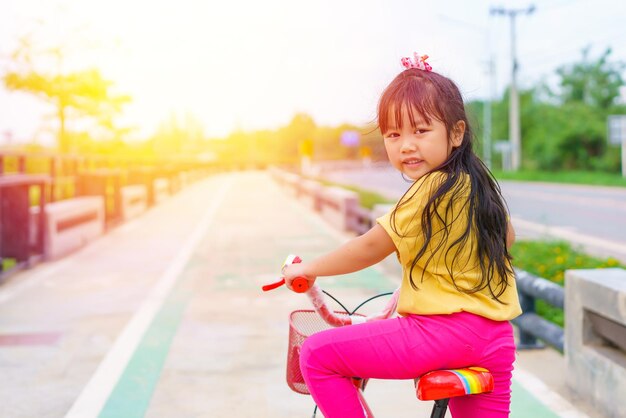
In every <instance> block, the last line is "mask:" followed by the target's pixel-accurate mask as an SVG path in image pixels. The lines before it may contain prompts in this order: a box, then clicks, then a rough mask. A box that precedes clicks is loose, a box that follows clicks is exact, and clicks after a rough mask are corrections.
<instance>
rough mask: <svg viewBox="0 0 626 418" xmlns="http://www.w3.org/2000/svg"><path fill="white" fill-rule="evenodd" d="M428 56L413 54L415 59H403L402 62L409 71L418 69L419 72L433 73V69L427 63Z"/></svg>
mask: <svg viewBox="0 0 626 418" xmlns="http://www.w3.org/2000/svg"><path fill="white" fill-rule="evenodd" d="M427 59H428V55H421V56H420V55H419V54H418V53H417V52H414V53H413V58H411V57H403V58H402V59H401V60H400V62H401V63H402V65H403V66H404V68H406V69H407V70H408V69H409V68H417V69H418V70H424V71H432V70H433V67H431V66H430V64H429V63H427V62H426V60H427Z"/></svg>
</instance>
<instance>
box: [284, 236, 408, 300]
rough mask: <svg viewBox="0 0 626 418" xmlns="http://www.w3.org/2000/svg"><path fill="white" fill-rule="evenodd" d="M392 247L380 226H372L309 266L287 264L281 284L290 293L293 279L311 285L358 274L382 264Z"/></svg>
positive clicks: (389, 238)
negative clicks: (323, 278) (322, 278)
mask: <svg viewBox="0 0 626 418" xmlns="http://www.w3.org/2000/svg"><path fill="white" fill-rule="evenodd" d="M395 249H396V247H395V245H394V243H393V241H392V240H391V237H390V236H389V234H387V232H386V231H385V230H384V228H383V227H382V226H380V225H379V224H376V225H375V226H374V227H373V228H372V229H370V230H369V231H368V232H366V233H365V234H363V235H361V236H358V237H356V238H353V239H351V240H350V241H348V242H346V243H345V244H343V245H342V246H340V247H339V248H337V249H336V250H334V251H331V252H330V253H328V254H326V255H323V256H321V257H318V258H316V259H314V260H312V261H310V262H303V263H300V264H291V265H289V266H286V267H285V269H284V270H283V276H284V277H285V284H286V285H287V287H288V288H290V289H291V282H292V280H293V279H295V278H296V277H306V278H307V279H308V280H309V284H311V285H312V284H313V282H314V281H315V279H316V278H317V277H318V276H336V275H339V274H347V273H352V272H355V271H359V270H362V269H364V268H366V267H369V266H371V265H373V264H376V263H378V262H379V261H381V260H383V259H384V258H385V257H387V256H388V255H389V254H391V253H392V252H393V251H395Z"/></svg>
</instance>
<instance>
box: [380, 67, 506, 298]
mask: <svg viewBox="0 0 626 418" xmlns="http://www.w3.org/2000/svg"><path fill="white" fill-rule="evenodd" d="M403 108H406V109H408V110H412V111H415V112H417V113H418V114H419V115H421V116H422V117H423V118H424V119H425V120H426V122H427V123H430V122H431V119H432V118H435V119H437V120H439V121H441V122H442V123H444V124H445V126H446V128H447V132H448V137H450V135H452V132H453V131H454V129H456V127H457V126H458V125H457V124H458V122H459V121H463V122H464V123H465V133H464V135H463V141H462V143H461V144H460V146H458V147H456V148H454V149H453V150H452V152H451V154H450V156H449V157H448V159H447V160H446V161H445V162H444V163H443V164H442V165H441V166H440V167H438V168H437V169H436V170H434V171H432V172H431V173H429V174H427V175H432V174H433V173H435V172H441V173H443V176H442V177H443V179H442V180H441V184H440V185H439V186H438V188H437V189H436V190H435V191H434V193H433V194H432V195H431V196H430V199H429V200H428V202H427V203H426V205H425V207H424V209H423V212H422V217H421V233H422V234H423V240H422V245H421V247H420V248H419V249H418V250H417V253H416V256H415V258H414V259H413V262H412V264H411V270H410V274H409V278H410V282H411V286H412V287H413V288H414V289H418V286H417V284H416V281H415V280H414V277H413V270H414V269H415V266H416V265H417V263H418V261H419V260H420V259H421V258H422V257H424V255H425V254H426V252H427V249H428V248H429V245H431V240H432V238H433V235H437V238H438V239H437V243H436V244H435V247H434V248H431V250H432V252H431V255H430V256H429V258H428V259H427V260H426V261H425V263H424V265H425V266H426V265H428V263H430V262H431V261H432V258H433V257H434V255H435V254H437V253H438V252H439V251H438V250H440V249H442V248H447V249H446V253H445V258H444V259H445V260H449V259H450V258H451V259H452V260H453V264H455V265H456V264H457V263H461V262H462V260H458V259H457V257H456V256H457V255H458V254H459V253H460V251H461V249H462V248H463V247H464V246H465V245H466V244H467V242H468V240H469V239H470V237H472V236H473V239H474V240H475V250H476V251H477V253H476V258H477V260H478V262H479V264H480V270H481V272H482V274H481V277H480V280H479V281H478V282H477V283H476V284H475V285H474V286H471V287H469V288H467V287H461V286H459V285H458V284H457V282H456V279H457V278H458V274H457V273H455V268H453V267H454V266H452V265H448V264H447V261H446V269H447V271H448V273H449V275H450V277H451V279H452V282H453V284H454V285H455V287H456V288H457V289H458V290H459V291H462V292H465V293H474V292H477V291H482V290H483V289H488V290H489V293H490V294H491V295H492V297H493V298H494V299H496V300H498V301H500V299H499V297H500V296H501V295H502V294H503V293H504V291H505V290H506V288H507V286H508V285H509V282H508V278H509V276H510V275H511V274H512V273H513V271H512V266H511V260H512V257H511V255H510V253H509V251H508V249H507V243H506V241H507V239H506V237H507V224H508V220H507V218H508V216H507V213H508V210H507V207H506V203H505V201H504V198H503V197H502V192H501V190H500V187H499V185H498V183H497V181H496V180H495V178H494V177H493V174H492V173H491V172H490V171H489V169H488V168H487V167H486V166H485V165H484V164H483V162H482V161H481V160H480V158H478V156H476V154H475V153H474V150H473V142H474V136H473V133H472V130H471V128H470V125H469V122H468V120H467V115H466V112H465V107H464V104H463V98H462V97H461V93H460V91H459V89H458V87H457V86H456V84H455V83H454V82H453V81H451V80H450V79H448V78H446V77H444V76H442V75H440V74H438V73H435V72H432V71H423V70H418V69H409V70H405V71H403V72H402V73H400V74H399V75H398V76H397V77H396V78H395V79H394V80H393V81H392V82H391V84H389V86H387V88H386V89H385V91H384V92H383V94H382V96H381V98H380V101H379V104H378V125H379V127H380V130H381V132H383V133H384V132H386V130H387V127H388V126H389V123H390V120H392V118H393V120H394V121H395V123H396V125H397V126H398V128H401V126H399V125H401V123H402V117H401V114H402V109H403ZM412 111H409V112H408V113H409V117H410V118H411V120H410V122H411V123H412V124H413V125H415V123H414V120H413V119H412V118H413V112H412ZM467 177H469V182H470V185H469V190H468V188H467V186H466V183H465V182H466V180H465V179H466V178H467ZM418 192H420V191H419V190H416V188H414V187H411V188H409V190H408V191H407V192H406V193H405V195H404V196H403V197H402V198H401V199H400V201H399V202H398V205H397V206H396V208H395V209H394V211H393V213H392V217H391V225H392V228H394V232H396V233H398V234H399V235H401V234H402V233H401V232H398V231H397V229H396V226H395V215H396V211H397V210H398V208H399V207H401V206H402V205H404V204H406V203H407V202H408V201H409V200H410V199H411V197H412V196H413V195H414V194H415V193H418ZM444 197H445V198H446V199H444ZM458 199H465V202H464V204H463V209H462V210H463V211H467V219H468V222H467V224H466V225H465V227H464V230H463V232H462V234H461V235H460V236H459V237H454V241H453V242H450V243H449V242H448V241H449V239H450V230H451V224H452V222H454V221H455V219H456V218H457V217H458V213H456V214H455V208H454V204H455V202H456V201H457V200H458ZM444 202H445V204H444ZM457 212H458V206H457ZM434 220H438V221H439V222H438V223H440V224H441V225H443V228H442V229H441V230H437V231H433V221H434ZM473 250H474V248H472V250H471V251H473ZM449 255H451V256H453V257H450V258H449V257H448V256H449ZM470 256H471V253H470ZM467 262H470V260H467ZM470 267H471V266H470ZM461 275H462V273H461ZM455 276H456V277H455ZM422 278H423V271H422ZM500 302H501V301H500Z"/></svg>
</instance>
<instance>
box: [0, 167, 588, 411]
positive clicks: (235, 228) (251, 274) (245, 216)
mask: <svg viewBox="0 0 626 418" xmlns="http://www.w3.org/2000/svg"><path fill="white" fill-rule="evenodd" d="M347 238H348V237H347V236H345V235H342V234H340V233H338V232H337V231H335V230H333V229H332V228H331V227H329V226H328V225H327V224H326V223H325V222H324V221H323V220H321V219H320V218H318V217H317V216H316V215H315V214H313V213H311V212H310V211H308V210H307V209H305V208H304V207H302V206H301V205H300V204H299V203H298V202H297V201H295V200H293V199H292V198H290V197H288V196H287V195H285V194H284V193H283V192H282V191H281V190H280V189H279V188H278V186H277V185H276V184H275V183H273V182H272V180H271V179H270V178H269V176H268V175H266V174H265V173H259V172H252V173H233V174H226V175H219V176H214V177H212V178H209V179H207V180H204V181H202V182H200V183H197V184H195V185H193V186H191V187H189V188H187V189H185V190H183V191H181V192H180V193H179V194H177V195H175V196H172V197H171V198H170V199H169V200H168V201H166V202H164V203H163V204H161V205H159V206H157V207H154V208H152V209H150V211H149V212H147V213H146V214H144V215H143V216H141V217H140V218H137V219H136V220H134V221H132V222H130V223H128V224H125V225H123V226H121V227H119V228H117V229H115V230H113V231H112V232H110V233H108V234H107V235H106V236H104V237H103V238H101V239H100V240H98V241H97V242H95V243H93V244H91V245H90V246H88V247H86V248H85V249H83V250H82V251H79V252H77V253H75V254H73V255H71V256H70V257H67V258H65V259H63V260H61V261H58V262H55V263H45V264H41V265H39V266H37V267H36V268H34V269H32V270H28V271H25V272H22V273H20V274H18V275H16V276H14V277H12V278H11V279H10V280H9V281H7V282H6V283H4V284H3V285H2V286H1V287H0V374H1V375H2V377H3V385H2V387H3V390H2V391H0V416H2V417H5V416H6V417H12V418H21V417H64V416H67V417H79V418H86V417H95V416H102V417H124V418H126V417H142V416H146V417H155V418H156V417H242V418H243V417H285V418H287V417H289V418H291V417H309V416H311V413H312V410H313V403H312V401H311V399H310V397H307V396H302V395H298V394H295V393H293V392H291V391H290V390H289V389H288V387H287V385H286V384H285V377H284V373H285V370H284V368H285V358H286V348H287V333H288V324H287V315H288V313H289V312H290V311H291V310H294V309H299V308H308V301H307V300H306V297H305V296H303V295H296V294H293V293H291V292H288V291H287V290H286V289H283V288H281V289H277V290H275V291H273V292H271V293H267V294H263V293H262V292H261V291H260V287H261V285H262V284H265V283H268V282H272V281H274V280H275V279H276V278H277V273H278V270H279V267H280V264H281V263H282V261H283V259H284V257H285V255H286V254H288V253H298V254H299V255H301V256H302V257H303V258H305V259H307V258H310V257H313V256H315V255H318V254H320V253H322V252H325V251H327V250H329V249H331V248H333V247H335V246H336V245H337V244H339V243H340V242H342V241H343V240H345V239H347ZM397 280H398V279H397V276H396V275H392V274H388V273H385V272H384V271H382V270H381V269H379V268H370V269H367V270H365V271H363V272H360V273H358V274H354V275H348V276H346V277H341V278H340V279H323V286H324V288H326V289H328V290H331V291H332V292H333V294H335V295H336V296H337V297H338V298H339V299H340V300H342V301H343V302H344V303H345V304H346V305H347V306H348V307H354V306H356V305H357V304H358V303H359V302H360V301H362V300H364V299H365V298H366V297H369V296H371V295H373V294H375V293H378V292H381V291H389V290H392V289H393V288H394V287H395V286H397ZM376 308H377V306H373V307H372V310H375V309H376ZM518 365H519V367H518V369H519V370H520V371H521V372H522V374H521V377H520V376H517V375H516V380H515V383H514V396H513V397H514V400H513V413H512V417H516V418H521V417H533V418H535V417H554V416H559V415H557V414H556V413H554V412H550V410H549V409H548V408H547V407H546V406H545V405H544V404H543V403H542V402H543V401H540V400H538V399H537V398H536V396H535V395H534V394H532V390H531V392H529V391H528V390H527V389H526V388H525V386H524V385H525V384H527V382H528V380H529V376H530V381H531V382H533V380H532V379H533V376H534V374H533V373H537V372H538V371H541V372H542V373H541V374H542V376H540V377H541V379H544V380H543V382H544V383H541V381H539V383H537V381H534V384H535V386H538V387H539V389H540V392H542V393H548V394H552V393H553V392H550V390H548V391H547V392H546V390H544V388H543V387H541V384H546V385H548V386H549V387H550V388H551V389H552V390H555V391H556V392H554V394H555V395H554V396H556V398H558V397H559V396H558V395H557V393H558V392H559V391H560V393H561V396H563V397H567V393H566V391H567V390H566V388H565V385H564V382H563V381H562V379H563V378H562V376H563V374H562V367H563V365H564V360H563V358H562V357H560V355H559V354H558V353H554V352H551V351H549V350H541V351H536V352H522V353H520V354H519V359H518ZM535 369H536V370H535ZM546 376H548V377H546ZM550 376H551V377H550ZM559 388H560V389H559ZM366 392H367V393H366V396H367V398H368V401H370V403H371V406H372V408H373V410H374V411H375V412H376V413H377V414H378V416H380V417H383V418H385V417H397V418H403V417H416V416H424V417H426V416H428V414H429V411H430V407H431V405H430V404H429V403H422V402H419V401H417V399H416V398H415V395H414V390H413V388H412V382H409V381H400V382H393V381H372V382H370V384H369V385H368V389H367V391H366ZM554 396H553V397H552V400H553V401H554V399H555V398H554ZM544 397H545V396H544ZM547 398H548V400H550V396H548V397H547ZM544 400H545V399H544ZM553 405H556V407H554V406H553V408H561V411H562V412H561V415H560V416H582V415H576V414H575V413H574V412H573V410H569V412H568V408H570V406H569V404H563V403H561V404H559V401H558V399H557V402H556V403H553ZM578 407H584V406H578ZM563 411H565V412H563ZM586 412H589V411H586ZM320 415H321V414H318V416H320ZM589 416H590V417H594V416H593V415H589ZM594 418H595V417H594Z"/></svg>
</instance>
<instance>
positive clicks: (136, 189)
mask: <svg viewBox="0 0 626 418" xmlns="http://www.w3.org/2000/svg"><path fill="white" fill-rule="evenodd" d="M120 194H121V196H122V198H121V199H122V209H121V211H122V219H123V220H124V221H128V220H129V219H132V218H134V217H136V216H139V215H141V214H142V213H144V212H145V211H146V210H147V209H148V190H147V189H146V186H142V185H134V186H124V187H122V189H121V191H120Z"/></svg>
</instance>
